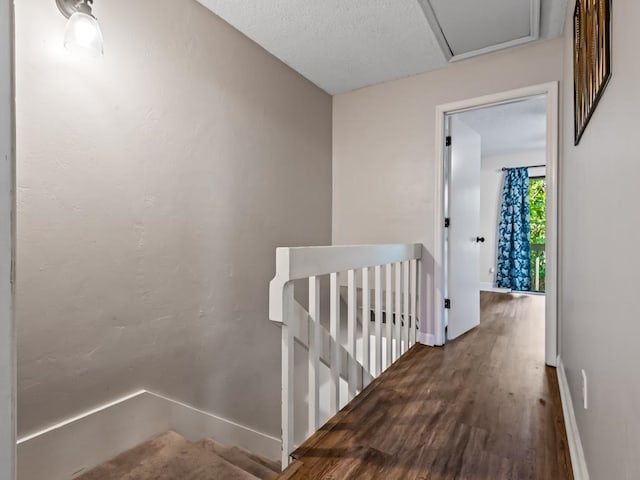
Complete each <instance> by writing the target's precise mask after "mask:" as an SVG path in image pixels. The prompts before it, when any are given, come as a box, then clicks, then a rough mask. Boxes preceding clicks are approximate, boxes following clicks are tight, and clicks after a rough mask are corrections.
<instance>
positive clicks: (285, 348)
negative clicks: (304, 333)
mask: <svg viewBox="0 0 640 480" xmlns="http://www.w3.org/2000/svg"><path fill="white" fill-rule="evenodd" d="M283 297H284V308H283V314H284V317H285V318H284V323H283V324H282V345H281V350H282V365H281V368H282V405H281V407H282V412H281V413H282V457H281V460H282V468H285V467H286V466H287V465H289V454H290V453H291V452H292V451H293V405H294V396H293V392H294V385H293V377H294V375H293V374H294V366H295V363H294V357H293V347H294V338H293V330H292V327H290V326H289V324H288V322H292V321H293V315H294V313H293V308H294V307H293V305H294V303H293V302H295V299H294V297H293V283H288V284H287V285H285V286H284V289H283Z"/></svg>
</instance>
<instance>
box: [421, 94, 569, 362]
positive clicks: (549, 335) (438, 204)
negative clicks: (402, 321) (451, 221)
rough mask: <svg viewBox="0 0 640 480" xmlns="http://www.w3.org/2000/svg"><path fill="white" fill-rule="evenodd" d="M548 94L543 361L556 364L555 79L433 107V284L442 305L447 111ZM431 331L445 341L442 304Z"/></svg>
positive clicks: (556, 209) (556, 184) (556, 215)
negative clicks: (434, 128)
mask: <svg viewBox="0 0 640 480" xmlns="http://www.w3.org/2000/svg"><path fill="white" fill-rule="evenodd" d="M536 95H546V96H547V159H546V160H547V162H546V163H547V170H546V177H547V242H546V245H547V252H546V255H547V276H546V290H547V291H546V314H545V361H546V363H547V365H551V366H555V365H556V359H557V355H558V346H557V345H558V323H557V311H558V308H557V305H558V296H557V288H558V282H557V275H558V272H557V265H558V232H557V230H558V228H557V227H558V199H559V195H558V114H559V110H558V82H549V83H543V84H540V85H533V86H530V87H524V88H519V89H515V90H509V91H506V92H500V93H496V94H493V95H486V96H482V97H477V98H471V99H467V100H461V101H458V102H453V103H449V104H446V105H439V106H438V107H436V136H435V149H436V156H435V158H436V162H435V166H434V182H435V183H434V193H435V198H434V225H435V232H434V233H435V235H434V251H433V254H434V265H436V269H437V270H436V271H435V272H434V287H433V299H434V302H435V305H444V295H443V292H444V278H443V265H444V263H443V262H444V170H443V167H444V165H443V162H444V154H445V150H444V136H445V133H444V131H445V129H444V123H445V116H446V115H447V114H450V113H456V112H462V111H465V110H473V109H477V108H481V107H487V106H491V105H498V104H502V103H509V102H513V101H514V100H518V99H522V98H527V97H533V96H536ZM431 325H432V327H433V329H434V331H433V334H434V335H435V338H436V343H437V344H443V343H444V341H445V333H444V332H445V329H444V308H436V309H435V313H434V322H432V324H431Z"/></svg>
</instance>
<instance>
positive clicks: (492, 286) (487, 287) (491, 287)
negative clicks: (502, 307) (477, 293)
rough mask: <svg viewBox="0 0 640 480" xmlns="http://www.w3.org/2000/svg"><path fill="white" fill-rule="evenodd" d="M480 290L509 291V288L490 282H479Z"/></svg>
mask: <svg viewBox="0 0 640 480" xmlns="http://www.w3.org/2000/svg"><path fill="white" fill-rule="evenodd" d="M480 290H481V291H483V292H497V293H511V289H510V288H500V287H497V286H496V285H495V284H493V283H491V282H480Z"/></svg>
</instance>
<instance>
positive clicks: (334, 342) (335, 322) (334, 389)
mask: <svg viewBox="0 0 640 480" xmlns="http://www.w3.org/2000/svg"><path fill="white" fill-rule="evenodd" d="M339 280H340V274H339V273H332V274H331V276H330V283H331V292H330V312H329V334H330V335H331V377H330V378H331V380H330V382H329V409H330V412H329V413H330V414H331V415H333V414H335V413H336V412H337V411H338V409H339V408H340V351H339V348H338V347H339V345H340V342H339V339H340V281H339Z"/></svg>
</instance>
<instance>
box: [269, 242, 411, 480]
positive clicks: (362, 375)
mask: <svg viewBox="0 0 640 480" xmlns="http://www.w3.org/2000/svg"><path fill="white" fill-rule="evenodd" d="M421 256H422V245H420V244H395V245H348V246H326V247H291V248H278V249H276V275H275V277H274V278H273V280H272V281H271V283H270V284H269V318H270V319H271V320H272V321H274V322H277V323H278V324H280V325H281V326H282V343H281V346H282V467H283V468H286V466H287V465H288V462H289V456H290V454H291V453H292V451H293V449H294V439H293V436H294V428H293V422H294V402H295V394H294V375H293V371H294V367H295V362H294V360H295V359H294V345H295V344H296V343H297V344H299V345H302V346H303V347H304V348H305V350H306V352H307V361H306V365H307V368H308V382H306V383H308V384H307V385H306V387H305V388H307V390H305V398H306V401H307V405H308V427H309V428H308V433H309V434H312V433H314V432H315V431H316V430H317V429H318V428H319V427H320V425H319V424H318V423H319V418H320V417H319V411H320V403H321V398H320V396H319V390H320V370H319V369H320V365H321V364H322V365H326V367H328V369H329V385H328V386H329V392H330V393H329V398H328V401H327V402H326V403H327V404H328V408H329V413H330V414H331V415H333V414H335V413H337V411H338V410H339V409H340V406H341V404H344V403H342V402H341V400H342V399H341V398H340V379H343V380H346V382H347V385H348V389H347V396H348V400H351V399H352V398H353V397H354V396H355V395H357V394H358V392H359V391H361V390H362V389H363V388H364V387H365V386H366V385H367V383H369V382H370V381H371V380H372V379H373V378H375V377H376V376H378V375H380V373H382V371H383V370H384V369H386V368H388V367H389V366H390V365H391V363H392V362H393V361H395V360H397V359H398V358H399V357H400V355H401V354H403V353H404V352H406V351H407V350H408V349H409V347H410V346H411V345H412V344H413V343H415V339H416V329H417V325H418V316H419V314H418V312H417V305H418V300H417V298H418V285H419V275H420V271H419V270H420V260H421ZM371 267H373V268H371ZM382 267H384V269H383V268H382ZM383 272H384V280H385V282H384V283H383V281H382V276H383ZM341 273H346V274H347V277H348V278H347V287H348V292H347V300H346V307H347V309H346V312H347V314H346V318H347V322H346V333H347V342H346V344H345V345H344V346H343V345H342V344H341V334H340V332H341V329H342V328H344V327H345V325H344V324H343V325H341V315H340V303H341V302H342V301H343V299H342V298H341V296H340V289H341V284H340V274H341ZM394 273H395V275H394ZM370 274H373V275H374V282H373V287H374V290H373V293H374V295H373V299H374V305H372V304H371V296H370V293H371V292H370V290H369V288H370V284H371V282H370V278H369V275H370ZM323 275H329V276H330V280H331V281H330V290H331V291H330V297H331V302H330V303H331V305H330V308H329V310H330V311H329V312H328V315H327V312H323V313H324V315H325V317H329V320H330V321H329V324H330V329H329V330H327V329H325V328H324V327H322V326H321V324H320V320H321V312H320V282H319V277H320V276H323ZM302 279H308V280H309V286H308V288H309V311H308V312H307V311H306V310H305V309H304V308H303V307H302V306H301V305H300V304H298V302H296V300H295V297H294V284H293V282H294V281H295V280H302ZM358 279H360V280H361V281H360V282H358ZM358 288H360V289H362V290H363V294H362V302H361V303H362V305H361V306H358V295H357V293H356V290H357V289H358ZM364 290H366V292H365V291H364ZM383 290H386V291H385V292H384V299H385V302H384V303H385V304H384V309H383V305H382V299H383ZM394 299H395V302H394V301H393V300H394ZM372 308H373V312H372ZM371 313H373V314H374V321H375V328H374V331H373V339H371V337H370V328H369V322H370V321H371ZM358 316H359V317H360V319H361V323H362V329H361V331H359V330H358V323H357V321H356V318H357V317H358ZM383 321H385V322H386V328H385V333H383V332H382V328H381V327H382V322H383ZM392 323H395V328H391V326H392ZM342 331H344V330H342ZM383 340H384V343H383ZM359 341H361V342H362V348H361V349H358V348H357V345H358V342H359ZM383 345H384V347H383ZM383 348H385V349H386V352H385V353H386V354H385V355H384V357H385V361H384V362H383V361H382V357H383ZM359 356H361V357H362V361H360V360H359V359H358V357H359ZM372 358H373V359H372ZM343 396H344V394H343Z"/></svg>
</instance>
